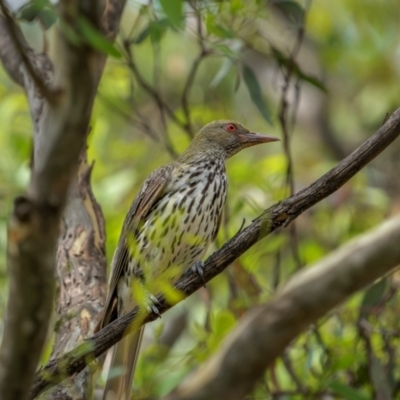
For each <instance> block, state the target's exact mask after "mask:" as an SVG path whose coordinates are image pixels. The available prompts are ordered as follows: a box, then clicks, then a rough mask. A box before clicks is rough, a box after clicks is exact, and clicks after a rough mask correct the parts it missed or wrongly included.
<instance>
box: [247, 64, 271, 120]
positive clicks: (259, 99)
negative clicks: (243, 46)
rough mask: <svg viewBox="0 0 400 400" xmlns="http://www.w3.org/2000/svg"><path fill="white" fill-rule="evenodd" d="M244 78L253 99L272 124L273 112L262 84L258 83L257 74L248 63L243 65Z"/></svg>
mask: <svg viewBox="0 0 400 400" xmlns="http://www.w3.org/2000/svg"><path fill="white" fill-rule="evenodd" d="M243 79H244V82H245V83H246V86H247V89H248V90H249V93H250V97H251V100H252V101H253V103H254V104H255V105H256V106H257V108H258V110H259V111H260V113H261V115H262V116H263V117H264V119H265V120H266V121H267V122H268V123H269V124H270V125H272V119H271V114H270V112H269V110H268V108H267V105H266V103H265V101H264V98H263V95H262V92H261V87H260V84H259V83H258V80H257V77H256V76H255V74H254V72H253V71H252V70H251V69H250V68H249V67H248V66H247V65H244V66H243Z"/></svg>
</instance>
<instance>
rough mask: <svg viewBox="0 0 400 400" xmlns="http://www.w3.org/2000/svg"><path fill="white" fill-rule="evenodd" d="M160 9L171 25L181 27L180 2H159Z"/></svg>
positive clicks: (163, 0) (170, 0)
mask: <svg viewBox="0 0 400 400" xmlns="http://www.w3.org/2000/svg"><path fill="white" fill-rule="evenodd" d="M160 4H161V7H162V9H163V11H164V13H165V15H166V16H167V17H168V19H169V20H170V21H171V23H172V24H173V25H181V23H182V21H183V14H182V5H183V1H182V0H160Z"/></svg>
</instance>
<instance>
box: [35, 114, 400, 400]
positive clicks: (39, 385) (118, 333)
mask: <svg viewBox="0 0 400 400" xmlns="http://www.w3.org/2000/svg"><path fill="white" fill-rule="evenodd" d="M399 135H400V109H397V110H396V111H395V112H394V113H393V115H392V116H391V117H390V118H389V120H388V121H387V122H386V123H385V124H384V125H383V126H382V127H381V128H380V129H379V130H378V131H377V132H376V133H375V134H374V135H373V136H372V137H371V138H369V139H368V140H367V141H366V142H364V143H363V144H362V145H361V146H360V147H358V149H356V150H355V151H354V152H353V153H352V154H351V155H349V156H348V157H346V158H345V159H344V160H342V161H341V162H340V163H339V164H338V165H337V166H336V167H334V168H333V169H332V170H330V171H329V172H327V173H326V174H325V175H323V176H322V177H321V178H320V179H318V180H317V181H316V182H314V183H313V184H312V185H310V186H309V187H307V188H305V189H303V190H301V191H300V192H298V193H296V194H295V195H293V196H291V197H289V198H287V199H285V200H283V201H281V202H280V203H278V204H275V205H274V206H272V207H270V208H269V209H268V210H266V211H265V212H264V213H263V214H262V215H261V216H260V217H258V218H257V219H256V220H255V221H253V222H252V224H250V225H249V226H248V227H246V228H245V229H243V230H242V231H241V232H239V233H238V234H237V235H235V236H234V237H233V238H232V239H231V240H229V241H228V242H227V243H226V244H225V245H224V246H223V247H222V248H221V249H220V250H219V251H217V252H215V253H214V254H213V255H212V256H211V257H209V258H208V259H207V261H206V262H205V265H204V275H203V278H202V277H199V276H198V274H196V273H193V272H191V271H188V272H187V273H186V274H185V275H184V276H183V277H182V278H181V279H180V280H179V282H178V283H177V285H176V288H177V289H179V290H181V291H182V292H183V293H184V295H185V296H189V295H191V294H192V293H194V292H195V291H196V290H198V289H199V288H200V287H202V286H203V285H204V281H206V282H207V281H209V280H210V279H212V278H213V277H215V276H216V275H218V274H219V273H220V272H222V271H223V270H224V269H225V268H226V267H227V266H228V265H229V264H230V263H231V262H233V261H234V260H235V259H236V258H238V257H239V256H241V255H242V254H243V253H244V252H245V251H246V250H248V249H249V248H250V247H251V246H252V245H254V244H255V243H256V242H258V241H260V240H261V239H262V238H264V237H265V236H267V235H269V234H270V233H271V232H273V231H274V230H276V229H278V228H279V227H281V226H286V225H287V224H288V223H290V221H292V220H293V219H294V218H296V217H297V216H299V215H300V214H301V213H303V212H304V211H305V210H307V209H309V208H310V207H312V206H313V205H314V204H316V203H318V202H319V201H321V200H322V199H324V198H326V197H327V196H329V195H330V194H332V193H333V192H335V191H336V190H337V189H338V188H339V187H340V186H342V185H343V184H344V183H346V182H347V181H348V180H349V179H350V178H351V177H352V176H354V175H355V174H356V173H357V172H358V171H359V170H360V169H361V168H363V167H364V166H365V165H366V164H368V162H370V161H371V160H372V159H373V158H374V157H376V156H377V155H378V154H380V153H381V151H382V150H383V149H385V148H386V147H387V146H389V145H390V143H392V142H393V141H394V140H395V139H396V138H397V137H398V136H399ZM383 273H384V272H383ZM203 279H204V281H203ZM366 283H368V282H365V283H364V284H366ZM343 299H344V297H343V298H342V300H343ZM158 300H159V305H158V306H157V308H158V310H159V311H160V312H161V313H163V312H165V311H166V310H168V309H169V308H171V307H172V306H173V305H172V304H168V302H167V301H166V300H165V299H164V298H163V296H161V295H160V296H159V297H158ZM138 311H139V310H138V308H135V309H134V310H133V311H131V312H130V313H128V314H126V315H125V316H123V317H121V318H120V319H118V320H116V321H114V322H113V323H111V324H110V325H108V326H106V327H105V328H104V329H102V330H101V331H100V332H98V333H97V334H96V335H94V336H93V337H92V338H91V339H90V342H89V341H88V343H90V346H86V347H82V346H81V347H78V348H77V349H75V350H73V351H71V352H69V353H67V354H65V355H64V356H63V357H61V358H59V359H57V360H53V361H52V362H50V363H48V365H46V367H44V368H43V369H42V370H41V371H39V373H38V374H37V376H36V379H35V382H34V384H33V386H32V391H31V398H34V397H35V396H36V395H37V394H38V393H40V392H42V391H43V390H44V389H45V388H46V387H49V386H52V385H54V384H55V383H57V382H60V381H61V380H63V379H64V378H65V377H66V376H69V375H72V374H75V373H77V372H79V371H81V370H82V369H83V368H85V366H86V365H87V360H88V359H89V360H91V359H93V358H95V357H98V356H99V355H101V354H102V353H104V352H105V351H106V350H107V349H109V348H110V347H111V346H113V345H114V344H115V343H117V342H118V341H119V340H120V339H121V338H122V337H123V336H124V335H125V334H126V333H127V328H128V327H130V325H131V323H132V320H133V319H134V318H135V316H136V315H137V313H138ZM157 317H158V314H154V313H153V314H150V315H149V316H147V317H146V318H145V319H144V321H143V323H147V322H149V321H153V320H155V319H156V318H157ZM139 325H140V324H139V323H138V324H135V328H136V329H137V328H139Z"/></svg>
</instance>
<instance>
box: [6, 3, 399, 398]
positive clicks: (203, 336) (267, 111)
mask: <svg viewBox="0 0 400 400" xmlns="http://www.w3.org/2000/svg"><path fill="white" fill-rule="evenodd" d="M40 4H42V6H40V7H38V8H37V10H39V12H40V13H41V15H48V14H46V13H45V14H43V12H44V11H43V10H44V9H45V8H46V7H47V8H46V10H47V11H46V12H48V10H49V9H50V8H49V5H48V3H47V2H41V3H40ZM396 7H397V12H398V5H397V3H396V2H395V0H393V1H390V0H389V1H386V2H385V3H383V2H382V4H381V5H380V6H377V5H376V2H365V1H362V0H351V1H345V0H337V1H335V2H333V1H331V2H326V1H318V0H316V1H315V2H314V3H313V4H312V5H311V7H310V8H308V3H305V4H302V3H300V2H296V1H283V0H274V1H272V0H271V1H260V0H250V1H245V0H230V1H182V0H174V1H172V0H171V1H164V0H159V1H154V2H153V3H152V4H151V5H147V3H146V4H144V2H131V3H129V6H128V8H127V10H126V14H125V18H124V21H123V24H122V27H121V33H120V38H119V40H118V41H117V43H116V44H115V45H112V44H110V43H109V42H108V41H107V40H106V39H105V38H103V37H102V36H101V35H100V33H99V32H97V31H96V30H95V29H94V28H93V27H92V26H91V25H90V24H89V22H88V21H85V20H83V19H82V20H81V21H80V26H81V33H82V38H83V40H85V41H86V42H87V43H89V44H90V45H91V46H93V47H94V48H96V49H99V48H100V49H101V50H102V51H104V52H105V53H107V54H109V55H110V56H113V57H114V58H113V57H111V58H110V61H109V63H108V66H107V70H106V73H105V74H104V77H103V79H102V82H101V87H100V90H99V94H98V96H97V100H96V104H95V111H94V113H93V117H92V126H93V130H92V132H91V134H90V138H89V157H90V159H92V160H94V161H95V168H94V172H93V184H94V191H95V194H96V196H97V199H98V201H99V202H100V204H101V206H102V208H103V211H104V213H105V216H106V224H107V237H108V240H107V254H108V256H109V259H110V258H111V257H112V254H113V251H114V249H115V246H116V243H117V240H118V237H119V232H120V227H121V224H122V220H123V218H124V215H125V212H126V210H127V209H128V207H129V204H130V201H131V200H132V198H133V197H134V195H135V193H136V191H137V190H138V188H139V186H140V185H141V183H142V182H143V180H144V179H145V177H146V176H147V175H148V174H149V173H150V172H151V171H152V170H153V169H154V168H156V167H157V166H159V165H160V164H162V163H166V162H169V161H170V160H171V159H172V158H174V157H175V156H176V155H177V154H179V153H180V152H181V151H182V150H183V149H184V148H185V146H186V145H187V143H188V142H189V141H190V138H191V137H192V135H193V133H194V132H196V130H197V129H198V128H199V127H200V126H202V125H203V124H205V123H206V122H209V121H210V120H213V119H223V118H232V119H236V120H239V121H241V122H243V123H244V124H245V125H246V126H248V127H250V128H251V129H254V130H259V131H264V132H268V133H272V134H276V135H280V134H282V124H280V121H279V119H278V117H277V116H278V115H279V114H280V112H281V111H282V105H283V104H285V103H286V104H287V105H288V107H289V110H288V113H286V114H285V113H284V114H283V115H284V118H285V122H286V124H287V127H288V134H289V135H288V136H287V137H284V139H285V140H284V144H286V145H287V146H288V148H289V149H290V153H291V154H292V161H290V158H289V157H288V156H289V153H288V152H287V151H282V150H280V149H279V148H278V146H271V147H262V146H260V147H259V148H254V149H251V150H247V151H244V152H243V153H241V154H239V155H237V156H236V157H235V158H234V159H233V160H232V161H230V162H229V163H228V172H229V178H230V194H229V199H228V204H227V207H226V212H225V218H224V222H223V226H222V229H221V232H220V234H219V237H218V239H217V242H216V246H220V245H221V244H222V243H223V242H224V241H225V240H226V239H227V238H229V237H231V236H232V235H233V234H234V233H236V232H237V231H238V230H239V229H240V227H241V226H242V224H243V221H244V220H245V221H250V220H251V219H253V218H255V217H256V216H257V215H259V214H260V212H261V211H262V210H264V209H265V208H267V207H268V206H269V205H271V204H273V203H274V202H276V201H278V200H279V199H282V198H283V197H284V196H286V195H288V194H289V193H290V187H289V186H288V185H287V182H288V181H289V180H288V176H287V175H288V163H290V162H291V163H292V167H293V170H294V176H292V178H294V182H295V190H298V189H300V188H301V187H303V186H304V185H306V184H307V183H310V182H312V181H313V180H315V179H316V178H318V177H319V176H320V175H321V174H322V173H324V172H325V171H326V170H327V169H328V168H329V167H330V166H332V165H333V164H334V163H335V162H336V161H337V159H338V158H340V157H341V156H342V155H343V154H347V153H348V152H350V151H351V149H352V148H354V145H355V144H356V143H358V142H360V141H361V140H362V139H363V138H364V137H365V136H368V135H370V134H371V133H372V132H373V131H374V130H375V129H376V128H378V127H379V126H380V124H381V123H382V120H383V117H384V115H385V114H386V112H390V111H391V110H392V109H393V108H394V107H395V106H396V105H398V104H397V103H398V88H397V85H396V83H397V81H398V79H399V68H398V57H397V59H396V54H398V46H399V44H398V40H397V38H398V24H397V22H398V21H397V19H396V12H394V10H395V9H396ZM29 15H30V14H29ZM397 15H398V14H397ZM21 18H22V20H25V22H23V23H22V24H23V27H24V30H25V32H29V33H31V35H32V36H33V41H34V43H33V44H35V45H37V44H38V42H40V40H38V39H37V38H38V37H40V33H39V31H38V25H39V23H38V22H37V19H34V18H32V17H29V18H27V17H24V14H21ZM28 19H29V20H31V19H33V22H26V20H28ZM49 20H51V21H52V22H54V21H53V20H52V19H51V18H50V19H49ZM35 21H36V22H35ZM199 21H201V23H200V22H199ZM52 22H49V23H48V24H45V27H46V28H47V27H49V26H50V25H51V24H52ZM304 23H305V27H306V33H305V38H304V40H302V41H299V37H300V35H301V34H302V33H301V32H302V29H303V24H304ZM49 32H51V30H50V31H49ZM296 43H298V44H299V51H298V53H297V54H296V57H295V58H294V57H293V54H294V53H293V49H294V48H295V46H296ZM39 46H40V45H39ZM286 84H287V85H288V86H289V88H290V90H289V91H288V92H287V94H286V97H284V94H283V93H284V92H283V90H282V88H283V87H284V86H285V85H286ZM298 96H301V97H300V101H299V102H298ZM396 102H397V103H396ZM296 111H297V114H296V118H294V117H293V116H294V115H295V113H296ZM0 114H1V116H2V129H3V134H2V135H1V136H0V144H1V148H2V157H1V159H0V204H1V207H0V251H1V254H2V255H3V257H2V258H1V259H0V285H1V288H2V290H1V293H2V294H1V296H0V306H1V307H0V310H4V299H5V293H6V288H7V278H6V269H5V253H6V243H5V238H6V220H7V215H8V211H9V210H10V206H11V201H12V198H13V197H15V196H16V195H17V194H18V193H20V192H21V191H22V190H23V188H24V187H25V185H26V182H27V178H28V175H29V159H30V151H31V150H30V143H31V142H30V133H31V123H30V119H29V118H30V117H29V110H28V108H27V104H26V101H25V99H24V96H23V94H22V93H21V90H20V89H19V88H17V87H15V86H13V85H12V84H11V83H10V80H9V79H8V78H7V77H6V76H5V75H4V73H3V72H2V74H1V75H0ZM269 122H272V123H273V125H272V126H271V125H270V124H269ZM398 146H399V145H398V144H397V146H396V145H394V146H393V149H392V152H387V153H385V155H384V156H382V157H381V159H380V160H377V161H376V162H374V163H372V165H371V166H370V167H368V168H367V170H365V171H363V172H361V173H360V174H359V175H358V176H357V177H356V178H355V179H353V180H352V181H351V182H350V183H349V184H347V185H345V186H344V187H343V188H341V189H340V190H339V191H338V192H337V193H336V194H335V195H333V196H331V197H330V198H329V199H328V200H327V201H325V202H323V203H321V204H319V205H317V206H316V207H314V209H313V210H312V212H309V213H307V214H306V215H303V216H302V217H301V218H300V219H299V220H298V221H297V223H296V226H297V229H296V232H295V234H293V232H294V231H292V234H290V232H289V230H282V231H280V232H278V233H276V234H274V235H273V236H271V237H270V238H268V239H267V240H266V241H263V242H261V243H260V244H258V245H256V246H255V247H254V248H252V249H251V250H250V251H249V252H247V253H246V254H245V255H244V256H243V257H241V259H240V260H238V261H237V262H236V263H235V264H234V265H232V266H231V267H230V268H229V269H228V271H227V272H226V273H224V274H223V275H221V276H219V277H217V278H216V279H215V280H214V281H213V282H212V283H211V284H210V285H209V286H208V287H207V289H204V290H203V291H201V292H200V293H198V294H197V295H196V296H194V297H193V298H191V299H188V300H187V301H185V304H184V305H183V306H181V307H177V308H176V309H174V310H172V311H171V312H170V313H169V314H167V315H166V316H165V318H163V320H162V321H160V322H158V323H154V324H152V326H151V328H150V329H147V337H146V340H145V341H146V345H147V346H146V348H145V350H144V352H143V357H142V359H141V361H140V365H139V370H138V380H137V382H136V390H137V391H138V394H139V395H140V396H141V397H146V396H150V395H161V394H164V393H166V392H168V391H169V390H171V389H172V388H173V387H174V386H175V385H176V384H177V383H178V382H180V381H181V380H182V377H183V376H185V375H186V374H187V373H188V372H189V371H190V370H191V369H192V368H193V367H195V366H197V365H199V363H201V362H202V361H203V360H204V359H205V358H207V357H208V356H209V355H210V354H212V353H213V352H215V351H216V350H217V349H218V347H219V346H220V344H221V342H222V340H223V338H224V337H225V336H226V334H227V333H228V332H229V331H230V330H231V329H232V328H233V327H234V326H235V324H236V322H237V320H238V319H239V318H240V316H241V315H243V313H244V312H246V310H248V309H249V308H250V307H252V306H255V305H257V304H259V303H261V302H265V301H268V299H270V298H271V297H272V296H273V294H274V291H275V290H276V287H277V286H278V285H279V284H281V283H283V282H285V281H286V280H287V279H288V277H289V276H290V275H291V274H292V273H293V272H294V271H296V270H297V269H299V268H303V267H304V266H305V265H310V264H312V263H313V262H315V261H316V260H318V259H320V258H321V257H322V256H324V255H326V254H327V253H329V252H330V251H331V250H333V249H335V248H337V247H338V246H340V245H341V244H342V243H344V242H346V241H347V240H349V239H350V238H351V237H353V236H355V235H356V234H358V233H360V232H363V231H365V230H366V229H368V228H370V227H372V226H374V225H376V224H377V223H378V222H380V221H381V220H382V219H383V218H384V217H386V216H388V215H389V214H391V213H393V212H394V211H395V210H396V209H398V204H399V193H400V185H399V184H398V179H397V180H396V178H397V174H396V172H395V171H396V169H397V168H398V167H399V161H398V157H397V154H398V151H399V148H398ZM289 178H290V177H289ZM377 268H379V266H378V265H377ZM398 284H399V280H398V277H397V275H394V276H393V277H388V278H386V279H385V280H384V281H381V282H377V283H376V284H375V286H373V287H372V288H370V289H368V290H366V291H365V293H360V294H358V295H357V296H355V297H353V298H351V299H349V301H348V302H347V303H346V304H344V305H343V306H342V307H340V308H339V309H337V310H335V311H334V312H333V313H332V315H330V316H327V317H326V318H325V319H324V320H322V321H320V322H319V324H318V326H313V327H310V329H309V330H308V331H307V332H306V333H304V334H303V335H301V336H300V337H299V338H298V340H297V341H296V342H295V343H293V344H292V345H291V347H290V349H288V351H287V352H286V354H285V356H284V357H283V358H282V359H281V360H279V362H277V363H276V365H274V366H273V367H271V369H270V370H269V371H268V372H267V373H266V374H265V380H264V381H263V382H261V383H260V386H259V387H258V388H257V390H256V391H255V393H254V394H253V398H272V397H273V396H274V397H273V398H281V399H286V398H290V399H305V398H310V399H311V398H313V399H314V398H322V397H323V396H324V395H325V394H327V393H329V394H330V395H332V396H336V397H337V398H345V399H367V398H372V397H373V396H374V395H375V394H376V393H377V391H378V390H382V387H381V386H379V385H378V383H377V382H383V383H381V385H384V386H385V388H384V389H383V390H388V391H389V392H390V393H392V395H393V396H395V393H397V396H398V393H399V385H398V382H396V379H397V380H398V376H399V373H400V370H399V365H398V363H397V362H396V361H397V359H398V350H397V349H398V336H399V332H398V329H397V324H396V316H397V314H398V306H397V304H398V299H397V297H398V295H397V293H396V289H397V288H398ZM1 312H2V311H0V313H1ZM181 314H185V315H186V321H187V325H186V328H185V329H184V330H183V333H182V335H181V336H180V337H179V338H178V340H177V341H176V342H175V343H174V344H173V346H172V347H171V348H166V347H165V344H164V339H165V335H166V332H165V331H166V330H167V329H166V327H167V326H168V324H169V321H171V320H174V318H177V317H178V316H179V315H181ZM0 315H1V314H0ZM164 328H165V329H164ZM0 330H1V329H0ZM271 345H273V344H271ZM381 376H385V377H386V379H384V380H383V381H382V380H379V377H381Z"/></svg>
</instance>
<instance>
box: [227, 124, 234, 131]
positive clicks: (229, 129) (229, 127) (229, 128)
mask: <svg viewBox="0 0 400 400" xmlns="http://www.w3.org/2000/svg"><path fill="white" fill-rule="evenodd" d="M225 129H226V130H227V131H229V132H235V131H236V125H235V124H228V125H226V127H225Z"/></svg>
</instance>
